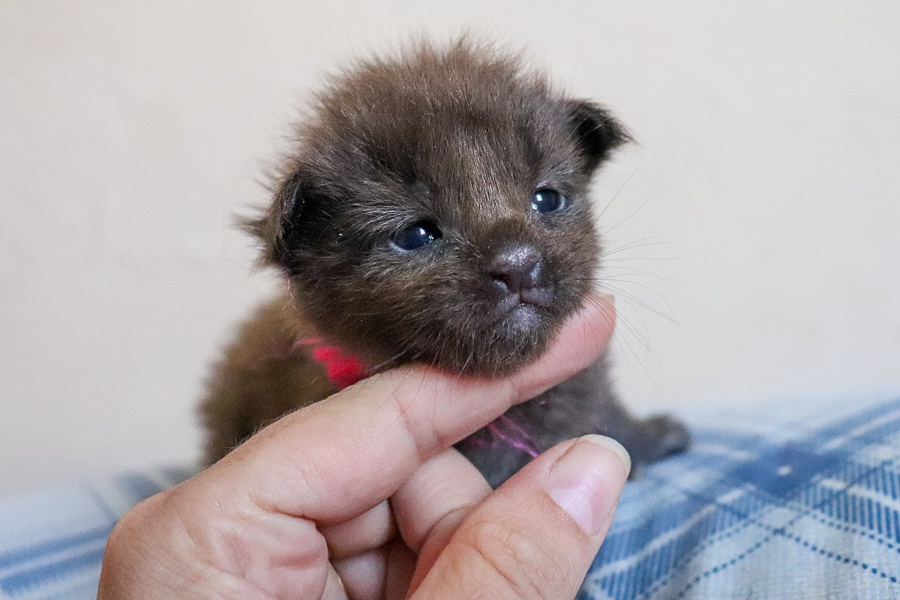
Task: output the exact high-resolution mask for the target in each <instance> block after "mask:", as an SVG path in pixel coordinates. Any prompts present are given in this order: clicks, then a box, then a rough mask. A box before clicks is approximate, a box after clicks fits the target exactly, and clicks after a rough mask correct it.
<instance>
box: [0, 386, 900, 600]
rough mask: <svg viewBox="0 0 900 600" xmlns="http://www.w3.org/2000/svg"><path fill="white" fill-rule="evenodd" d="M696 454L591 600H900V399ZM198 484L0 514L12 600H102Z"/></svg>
mask: <svg viewBox="0 0 900 600" xmlns="http://www.w3.org/2000/svg"><path fill="white" fill-rule="evenodd" d="M688 421H689V422H690V423H691V425H692V430H693V433H694V437H695V444H694V446H693V447H692V448H691V450H690V451H689V452H688V453H686V454H683V455H681V456H677V457H674V458H671V459H668V460H666V461H663V462H661V463H657V464H655V465H652V466H650V467H648V468H647V469H645V470H644V471H643V472H642V473H641V474H640V477H639V478H638V479H636V480H634V481H631V482H629V484H628V485H627V487H626V489H625V492H624V494H623V496H622V501H621V504H620V506H619V512H618V514H617V517H616V522H615V524H614V525H613V527H612V529H611V531H610V533H609V536H608V538H607V539H606V541H605V542H604V544H603V547H602V548H601V550H600V553H599V554H598V555H597V558H596V559H595V561H594V564H593V566H592V567H591V570H590V572H589V573H588V577H587V579H586V580H585V583H584V586H583V587H582V590H581V592H580V594H579V598H580V599H581V600H588V599H597V600H600V599H609V598H615V599H617V600H624V599H631V598H641V599H647V600H662V599H691V598H704V599H706V598H711V599H716V600H727V599H741V600H744V599H752V598H761V599H767V600H772V599H776V600H777V599H788V598H789V599H810V600H813V599H815V600H822V599H825V598H841V599H844V598H864V599H867V600H883V599H887V598H898V599H900V464H898V460H900V396H896V395H888V394H873V395H870V396H866V397H862V396H859V395H857V396H847V397H842V398H834V399H831V400H823V399H821V398H815V399H809V400H797V399H791V400H790V401H781V402H771V403H767V404H760V405H756V406H754V407H753V408H743V409H741V410H740V411H735V412H731V413H725V412H716V413H710V414H707V415H691V417H690V418H689V419H688ZM189 475H190V471H189V470H187V469H159V470H155V471H151V472H143V473H129V474H123V475H120V476H117V477H114V478H110V479H106V480H102V481H94V482H87V483H84V484H81V485H73V486H69V487H61V488H56V489H50V490H45V491H41V492H36V493H32V494H29V495H26V496H22V497H18V498H11V499H7V500H5V501H0V599H15V600H51V599H52V600H75V599H79V600H81V599H84V600H87V599H92V598H94V596H95V594H96V589H97V579H98V576H99V572H100V561H101V558H102V555H103V546H104V542H105V540H106V536H107V535H108V534H109V531H110V529H111V528H112V526H113V524H114V523H115V522H116V519H117V518H118V517H119V516H120V515H122V514H123V513H124V512H125V511H126V510H127V509H128V508H129V507H130V506H133V505H134V504H135V503H137V502H138V501H140V500H141V499H143V498H146V497H148V496H150V495H152V494H154V493H156V492H157V491H160V490H162V489H165V488H167V487H170V486H172V485H174V484H175V483H177V482H179V481H181V480H183V479H184V478H186V477H188V476H189Z"/></svg>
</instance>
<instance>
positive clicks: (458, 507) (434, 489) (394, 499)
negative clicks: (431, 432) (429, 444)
mask: <svg viewBox="0 0 900 600" xmlns="http://www.w3.org/2000/svg"><path fill="white" fill-rule="evenodd" d="M490 493H491V486H489V485H488V483H487V481H485V479H484V476H482V474H481V473H479V472H478V469H476V468H475V466H474V465H473V464H472V463H470V462H469V461H468V460H467V459H466V457H465V456H463V455H462V454H460V453H459V452H458V451H457V450H455V449H454V448H450V449H448V450H445V451H443V452H441V453H440V454H438V455H437V456H435V457H434V458H432V459H431V460H429V461H428V462H426V463H425V464H423V465H422V466H421V467H420V468H419V469H418V470H417V471H416V472H415V473H414V474H413V476H412V477H411V478H410V479H409V481H407V482H406V483H405V484H404V485H403V487H401V488H400V489H399V490H397V493H396V494H394V495H393V496H391V506H392V507H393V509H394V516H395V519H396V521H397V528H398V530H399V531H400V535H401V537H402V538H403V541H404V542H405V543H406V545H407V546H408V547H409V548H410V549H411V550H412V551H413V552H416V553H419V552H420V551H421V549H422V544H423V543H424V542H425V540H426V538H429V537H434V536H435V534H436V533H437V532H436V528H438V529H440V530H441V531H442V532H446V534H449V533H452V532H453V530H455V528H456V525H458V524H459V522H460V521H462V519H463V517H465V516H466V515H467V514H469V511H470V510H471V509H472V508H473V507H475V506H477V505H478V504H479V503H480V502H481V501H482V500H484V499H485V498H487V497H488V495H489V494H490Z"/></svg>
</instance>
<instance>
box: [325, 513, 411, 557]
mask: <svg viewBox="0 0 900 600" xmlns="http://www.w3.org/2000/svg"><path fill="white" fill-rule="evenodd" d="M319 531H321V533H322V535H323V536H325V541H326V542H327V543H328V553H329V554H330V555H331V557H332V558H345V557H347V556H352V555H354V554H359V553H360V552H365V551H366V550H372V549H374V548H378V547H379V546H383V545H384V544H386V543H387V542H388V540H390V539H391V538H393V537H394V536H395V535H397V528H396V526H395V525H394V515H393V514H392V513H391V507H390V506H389V505H388V502H387V500H385V501H384V502H380V503H378V504H376V505H375V506H374V507H373V508H370V509H369V510H367V511H366V512H364V513H363V514H361V515H359V516H358V517H356V518H355V519H351V520H349V521H345V522H343V523H338V524H336V525H330V526H327V527H322V528H320V529H319Z"/></svg>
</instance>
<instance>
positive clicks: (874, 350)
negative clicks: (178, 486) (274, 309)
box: [0, 0, 900, 493]
mask: <svg viewBox="0 0 900 600" xmlns="http://www.w3.org/2000/svg"><path fill="white" fill-rule="evenodd" d="M376 6H377V7H378V8H376ZM898 6H900V5H898V4H897V3H896V2H891V1H885V2H843V1H834V0H832V1H817V2H812V1H810V2H774V1H773V2H753V3H749V2H721V1H717V2H691V1H688V0H674V1H669V2H654V3H651V2H635V1H633V0H628V1H625V0H615V1H607V2H602V1H599V0H591V1H588V0H585V1H574V0H557V1H556V2H552V3H551V2H532V1H517V2H485V1H484V0H477V1H476V0H464V1H462V2H446V1H445V2H425V1H414V0H395V1H394V2H384V3H376V2H363V1H358V2H322V3H315V4H313V3H310V2H289V1H278V0H267V1H259V2H162V1H156V2H143V3H138V2H127V3H126V2H101V1H96V0H93V1H85V0H81V1H79V2H33V1H31V0H21V1H14V0H6V1H4V2H3V3H0V403H2V407H3V411H2V416H0V493H6V492H9V491H12V490H17V489H23V488H26V487H31V486H35V485H40V484H44V483H47V482H52V481H61V480H64V479H71V478H76V477H81V476H83V475H85V474H102V473H106V472H109V471H110V470H114V469H120V468H129V467H140V466H143V465H149V464H158V463H161V462H184V461H187V460H190V459H191V458H192V457H193V456H194V455H195V452H196V449H197V443H198V439H199V436H198V432H197V429H196V427H195V424H194V417H193V405H194V402H195V399H196V397H197V396H198V393H199V391H200V389H201V380H202V378H203V376H204V374H205V371H206V366H207V364H208V362H209V361H210V360H211V359H212V358H213V357H214V356H215V355H216V352H217V349H218V348H219V346H220V344H221V343H222V342H223V340H225V339H226V338H227V336H228V333H229V328H230V327H231V326H232V324H233V323H234V322H235V320H236V319H238V318H240V317H241V315H244V314H246V312H247V310H248V308H249V307H250V306H251V305H252V304H253V303H254V302H256V301H258V299H260V298H262V297H263V296H264V295H265V294H266V292H267V291H268V290H269V289H270V288H271V287H272V282H271V281H270V280H268V279H267V278H266V277H265V276H262V275H259V274H252V273H251V272H250V266H251V263H252V258H253V254H252V252H251V249H250V247H249V244H248V241H247V240H246V239H245V238H244V237H243V236H242V235H240V234H239V233H237V232H235V231H234V230H232V229H230V228H229V223H230V215H231V214H232V213H233V212H234V211H238V210H240V209H241V208H242V207H244V206H247V205H248V204H252V203H261V202H263V201H264V200H265V193H264V192H263V191H262V189H261V188H260V187H259V186H258V185H257V184H256V182H255V180H256V179H257V177H258V176H259V174H260V173H261V171H262V166H263V165H264V164H265V161H266V160H267V159H271V158H272V156H273V155H274V149H275V148H276V147H277V145H278V141H279V139H280V136H281V135H282V133H283V132H285V130H286V125H287V123H289V122H290V120H291V119H292V118H293V115H294V107H295V106H297V105H298V103H299V102H300V101H302V99H303V98H304V97H305V95H306V90H307V89H308V88H309V86H311V85H314V84H315V83H316V82H317V81H319V80H320V77H321V75H322V74H323V73H324V72H326V71H327V70H329V69H332V68H334V67H335V66H337V65H340V64H341V63H342V62H343V61H345V60H346V59H347V58H348V57H351V56H354V55H356V54H358V53H362V52H367V51H369V50H371V49H373V48H385V47H390V46H393V45H395V43H396V42H397V41H401V40H403V39H405V38H407V37H408V35H409V34H410V33H411V32H430V33H432V34H436V35H438V36H439V37H445V36H446V35H447V34H448V33H452V32H457V31H459V30H460V29H461V28H463V27H464V26H471V27H473V28H474V29H475V30H476V31H480V32H483V33H486V34H487V35H488V36H489V37H496V38H499V39H502V40H507V41H509V42H511V43H512V44H513V45H526V46H528V48H529V49H530V53H531V55H532V56H533V57H534V59H535V61H536V62H537V63H538V64H542V65H545V66H547V67H549V68H550V69H551V70H552V71H553V72H555V74H556V76H557V77H558V79H559V81H561V82H563V83H564V84H565V85H566V86H567V87H568V88H570V89H571V90H572V91H573V92H574V93H577V94H579V95H583V96H585V97H591V98H595V99H599V100H601V101H603V102H605V103H607V104H608V105H609V106H611V107H612V108H613V109H614V110H615V111H616V112H617V113H618V114H619V115H620V116H621V117H622V119H623V120H624V121H625V122H626V123H627V124H628V125H629V126H630V127H631V128H632V130H633V132H634V133H635V135H636V137H637V138H638V140H639V141H640V144H639V145H635V146H633V147H632V148H630V149H629V150H628V151H627V152H625V153H623V154H622V155H621V156H620V157H619V159H618V160H617V161H616V162H615V163H614V164H612V165H610V167H609V168H608V169H607V171H606V172H605V174H604V176H603V179H602V182H601V185H600V187H599V189H598V190H597V194H596V196H597V202H598V203H601V204H604V205H605V204H608V203H609V202H610V201H611V199H612V198H613V197H614V196H615V202H613V204H612V206H611V208H610V209H609V210H608V211H607V212H606V213H605V214H604V217H603V222H602V224H603V226H604V228H606V229H612V231H611V232H610V233H609V235H608V238H607V243H608V246H609V248H611V249H614V248H621V251H619V252H615V253H613V254H612V255H611V256H610V259H609V266H610V269H609V270H608V271H607V272H608V274H609V276H610V284H611V285H613V286H615V287H616V288H617V291H618V293H619V296H620V298H619V303H618V305H619V308H620V311H621V315H622V317H621V321H620V325H621V329H620V331H619V334H618V338H617V343H616V352H617V354H618V359H617V370H616V373H617V378H618V379H619V381H620V384H621V388H622V390H623V395H625V396H626V397H627V398H628V399H629V400H630V401H631V403H632V404H634V405H636V406H639V407H643V408H644V409H647V408H649V407H651V406H652V407H658V406H682V407H685V410H690V408H689V407H691V406H697V405H699V406H704V405H721V404H723V403H740V402H742V401H746V400H747V399H751V398H754V397H760V396H784V397H789V396H790V395H792V394H812V393H835V392H840V391H842V390H867V389H872V388H878V387H890V388H895V389H900V310H898V307H900V278H898V271H900V267H898V263H900V194H898V192H900V168H898V159H900V125H898V124H900V58H898V57H900V36H897V31H898V28H900V10H898V8H896V7H898ZM619 188H621V191H620V192H618V194H616V192H617V190H619ZM645 204H646V206H645ZM620 223H621V224H620ZM657 313H661V314H662V315H666V316H671V321H670V319H669V318H663V317H662V316H659V315H658V314H657Z"/></svg>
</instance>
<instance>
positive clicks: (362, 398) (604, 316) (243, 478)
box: [209, 300, 615, 523]
mask: <svg viewBox="0 0 900 600" xmlns="http://www.w3.org/2000/svg"><path fill="white" fill-rule="evenodd" d="M614 318H615V311H614V309H613V307H612V305H611V303H610V302H608V301H604V300H596V301H591V302H587V303H586V306H585V308H584V309H583V310H582V311H581V312H580V313H578V314H576V315H574V316H573V317H572V318H571V319H570V320H569V321H568V322H567V323H566V324H565V326H564V327H563V329H562V330H561V332H560V334H559V335H558V336H557V338H556V340H555V341H554V343H553V344H552V345H551V347H550V348H549V349H548V351H547V352H546V353H545V355H544V356H543V357H542V358H541V359H540V360H539V361H538V362H536V363H533V364H531V365H529V366H527V367H525V368H524V369H522V370H521V371H519V372H518V373H516V374H514V375H512V376H511V377H507V378H503V379H487V378H477V377H457V376H455V375H453V374H446V373H440V372H437V371H435V370H433V369H429V368H426V367H423V366H409V367H403V368H399V369H395V370H393V371H389V372H386V373H383V374H380V375H376V376H374V377H371V378H369V379H367V380H364V381H362V382H360V383H358V384H356V385H354V386H352V387H350V388H348V389H346V390H344V391H343V392H341V393H339V394H336V395H335V396H332V397H331V398H329V399H327V400H325V401H323V402H318V403H316V404H314V405H312V406H309V407H307V408H305V409H303V410H300V411H297V412H295V413H293V414H291V415H288V416H287V417H285V418H283V419H281V420H279V421H277V422H276V423H274V424H273V425H271V426H269V427H267V428H266V429H264V430H263V431H261V432H260V433H259V434H257V435H256V436H254V437H253V438H251V439H250V440H248V441H247V442H246V443H245V444H244V445H242V446H241V447H239V448H238V449H237V450H235V451H234V452H232V453H231V454H230V455H229V456H227V457H226V458H225V459H223V460H222V461H220V462H219V463H218V464H217V465H214V466H213V467H211V468H210V469H209V471H212V470H213V469H216V473H217V474H218V475H217V476H218V477H221V478H222V480H223V481H228V482H229V483H228V486H229V493H230V494H231V497H232V498H234V499H237V500H240V499H241V498H247V499H250V500H251V501H252V502H253V503H254V504H255V505H256V506H259V507H261V508H262V509H263V510H266V511H273V512H279V513H283V514H288V515H295V516H303V517H306V518H311V519H314V520H316V521H318V522H324V523H335V522H339V521H341V520H346V519H349V518H353V517H355V516H356V515H358V514H360V513H361V512H364V511H366V510H368V509H369V508H371V507H372V506H375V505H376V504H378V503H379V502H381V501H383V500H384V499H386V498H387V497H388V496H390V495H391V494H393V493H394V492H395V491H396V490H397V489H398V488H399V487H400V486H401V485H402V483H403V482H404V481H405V480H406V479H408V478H409V477H410V475H412V473H413V472H414V471H415V470H416V469H417V468H418V467H419V466H420V465H421V464H422V463H423V462H425V461H427V460H428V459H429V458H431V457H432V456H434V455H435V454H437V453H438V452H440V451H442V450H444V449H445V448H447V447H449V446H450V445H452V444H453V443H455V442H457V441H458V440H460V439H462V438H463V437H465V436H466V435H468V434H470V433H472V432H474V431H475V430H476V429H478V428H479V427H482V426H484V425H485V424H487V423H489V422H490V421H491V420H493V419H494V418H496V417H498V416H499V415H500V414H502V413H503V412H504V411H505V410H506V409H507V408H508V407H509V406H511V405H512V404H514V403H516V402H521V401H523V400H526V399H528V398H531V397H533V396H535V395H537V394H539V393H540V392H542V391H544V390H546V389H547V388H549V387H551V386H553V385H554V384H556V383H558V382H559V381H562V380H563V379H565V378H567V377H569V376H571V375H574V374H575V373H577V372H578V371H580V370H582V369H584V368H586V367H587V366H589V365H590V364H591V363H592V362H593V361H595V360H596V359H597V358H598V357H599V355H600V353H601V352H602V351H603V349H604V348H605V347H606V345H607V343H608V341H609V337H610V336H611V334H612V324H613V322H614ZM230 482H243V486H242V488H237V489H236V488H235V487H234V485H233V484H232V483H230Z"/></svg>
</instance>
